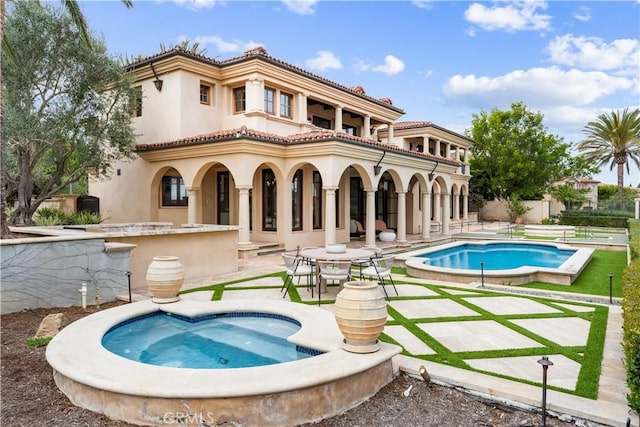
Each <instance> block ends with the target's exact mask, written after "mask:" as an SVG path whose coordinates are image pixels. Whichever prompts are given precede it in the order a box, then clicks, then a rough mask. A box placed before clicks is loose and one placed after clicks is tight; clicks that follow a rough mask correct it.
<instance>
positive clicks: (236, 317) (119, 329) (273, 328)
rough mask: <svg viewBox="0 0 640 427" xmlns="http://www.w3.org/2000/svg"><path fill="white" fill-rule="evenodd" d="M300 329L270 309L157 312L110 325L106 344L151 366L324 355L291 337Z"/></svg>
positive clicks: (214, 365) (242, 364) (227, 365)
mask: <svg viewBox="0 0 640 427" xmlns="http://www.w3.org/2000/svg"><path fill="white" fill-rule="evenodd" d="M299 329H300V323H299V322H297V321H295V320H293V319H291V318H288V317H284V316H278V315H272V314H267V313H222V314H217V315H208V316H200V317H196V318H189V317H185V316H179V315H174V314H171V313H166V312H161V311H158V312H155V313H152V314H149V315H145V316H140V317H137V318H133V319H130V320H127V321H125V322H122V323H120V324H118V325H116V326H115V327H113V328H111V329H110V330H109V331H108V332H107V333H106V334H105V335H104V337H103V338H102V345H103V346H104V347H105V348H106V349H107V350H109V351H111V352H113V353H115V354H117V355H119V356H122V357H125V358H127V359H130V360H135V361H138V362H142V363H147V364H150V365H158V366H172V367H176V368H196V369H231V368H247V367H251V366H264V365H271V364H275V363H283V362H291V361H294V360H300V359H305V358H307V357H311V356H313V355H318V354H321V352H319V351H317V350H312V349H310V348H307V347H302V346H297V345H295V344H293V343H291V342H289V341H287V338H288V337H289V336H291V335H293V334H294V333H296V332H298V330H299Z"/></svg>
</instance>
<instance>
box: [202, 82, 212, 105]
mask: <svg viewBox="0 0 640 427" xmlns="http://www.w3.org/2000/svg"><path fill="white" fill-rule="evenodd" d="M200 104H204V105H211V86H210V85H208V84H205V83H200Z"/></svg>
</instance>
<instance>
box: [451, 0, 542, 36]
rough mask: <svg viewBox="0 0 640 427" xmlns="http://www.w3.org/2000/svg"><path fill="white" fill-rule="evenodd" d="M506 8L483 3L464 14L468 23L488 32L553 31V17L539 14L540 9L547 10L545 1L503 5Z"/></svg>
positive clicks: (473, 6) (470, 7)
mask: <svg viewBox="0 0 640 427" xmlns="http://www.w3.org/2000/svg"><path fill="white" fill-rule="evenodd" d="M501 4H504V6H497V5H493V6H490V7H487V6H485V5H484V4H481V3H473V4H472V5H471V6H469V7H468V8H467V10H466V11H465V12H464V17H465V18H466V20H467V21H469V22H471V23H472V24H475V25H477V26H478V27H480V28H482V29H483V30H486V31H495V30H504V31H506V32H509V33H513V32H516V31H541V30H549V29H551V16H550V15H543V14H539V13H537V12H538V9H542V10H544V9H546V8H547V3H546V2H544V1H538V0H533V1H514V2H509V3H501Z"/></svg>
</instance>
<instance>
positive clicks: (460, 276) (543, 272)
mask: <svg viewBox="0 0 640 427" xmlns="http://www.w3.org/2000/svg"><path fill="white" fill-rule="evenodd" d="M592 254H593V249H590V248H574V247H571V246H569V245H565V244H560V243H552V242H549V243H540V242H526V241H517V242H516V241H460V242H453V243H447V244H445V245H440V246H437V247H432V248H426V249H421V250H416V251H411V252H406V253H404V254H399V255H398V256H396V260H398V261H404V263H405V266H406V268H407V273H408V274H410V275H412V276H415V277H419V278H423V279H430V280H439V281H446V282H455V283H474V282H481V283H482V284H484V283H485V282H486V283H491V284H499V285H521V284H525V283H529V282H536V281H539V282H547V283H556V284H560V285H571V283H573V281H574V280H575V279H576V277H578V275H579V274H580V272H582V270H583V269H584V267H585V266H586V265H587V263H588V262H589V260H590V259H591V256H592ZM535 258H539V259H538V260H537V261H535ZM432 259H433V260H434V262H433V263H432V262H431V260H432ZM514 260H515V261H517V263H516V264H513V261H514ZM481 261H482V262H483V264H482V266H481Z"/></svg>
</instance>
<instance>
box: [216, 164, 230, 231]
mask: <svg viewBox="0 0 640 427" xmlns="http://www.w3.org/2000/svg"><path fill="white" fill-rule="evenodd" d="M218 224H224V225H229V172H227V171H224V172H218Z"/></svg>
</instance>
